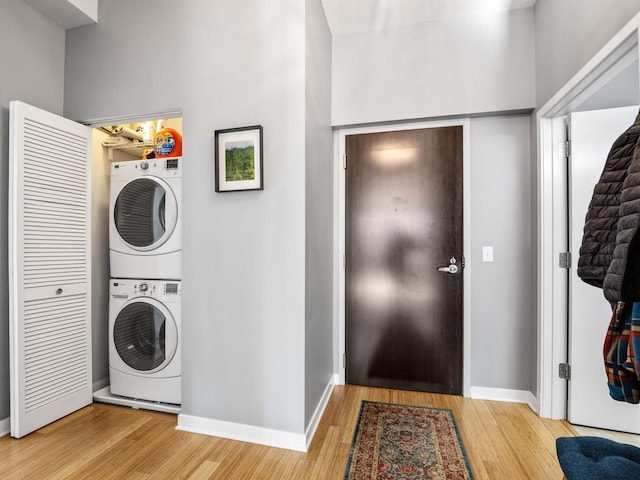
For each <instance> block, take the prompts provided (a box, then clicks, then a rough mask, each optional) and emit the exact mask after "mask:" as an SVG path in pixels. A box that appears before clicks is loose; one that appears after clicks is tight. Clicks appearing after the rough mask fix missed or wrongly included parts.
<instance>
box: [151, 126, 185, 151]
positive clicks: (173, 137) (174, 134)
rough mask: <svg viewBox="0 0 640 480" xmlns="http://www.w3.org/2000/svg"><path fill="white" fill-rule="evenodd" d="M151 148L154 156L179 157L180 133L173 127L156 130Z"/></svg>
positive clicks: (180, 149) (180, 146) (180, 148)
mask: <svg viewBox="0 0 640 480" xmlns="http://www.w3.org/2000/svg"><path fill="white" fill-rule="evenodd" d="M153 149H154V151H155V153H156V157H181V156H182V135H180V134H179V133H178V131H177V130H175V129H173V128H168V127H165V128H163V129H162V130H159V131H158V132H156V135H155V137H154V140H153Z"/></svg>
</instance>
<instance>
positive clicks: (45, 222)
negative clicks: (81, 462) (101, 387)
mask: <svg viewBox="0 0 640 480" xmlns="http://www.w3.org/2000/svg"><path fill="white" fill-rule="evenodd" d="M10 125H11V126H10V128H11V141H10V150H11V153H10V157H11V165H10V195H9V196H10V215H9V216H10V241H9V251H10V264H11V269H10V270H11V279H10V280H11V281H10V298H11V302H10V303H11V305H10V312H11V317H12V318H11V322H10V337H11V377H12V378H11V435H12V436H14V437H18V438H19V437H21V436H24V435H26V434H28V433H30V432H32V431H33V430H36V429H38V428H40V427H42V426H44V425H46V424H48V423H50V422H52V421H55V420H57V419H58V418H61V417H63V416H65V415H68V414H69V413H71V412H73V411H75V410H77V409H79V408H82V407H83V406H85V405H87V404H89V403H91V400H92V388H91V380H92V379H91V342H90V338H91V337H90V335H91V332H90V311H91V303H90V297H91V296H90V292H91V290H90V278H91V271H90V253H91V252H90V229H89V226H90V217H89V212H90V194H89V178H90V177H89V172H90V158H89V142H90V137H91V133H90V130H89V129H88V128H87V127H84V126H82V125H78V124H76V123H74V122H70V121H68V120H65V119H63V118H61V117H57V116H55V115H52V114H50V113H47V112H44V111H42V110H39V109H36V108H34V107H31V106H29V105H26V104H23V103H21V102H11V122H10Z"/></svg>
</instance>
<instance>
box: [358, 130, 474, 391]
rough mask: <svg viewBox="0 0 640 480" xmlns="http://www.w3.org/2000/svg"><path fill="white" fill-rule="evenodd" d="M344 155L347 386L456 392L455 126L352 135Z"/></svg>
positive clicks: (458, 168)
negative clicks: (449, 267) (441, 269)
mask: <svg viewBox="0 0 640 480" xmlns="http://www.w3.org/2000/svg"><path fill="white" fill-rule="evenodd" d="M346 153H347V172H346V235H345V240H346V272H345V274H346V301H345V302H346V306H345V316H346V318H345V330H346V331H345V336H346V355H347V358H346V381H347V383H350V384H358V385H370V386H378V387H387V388H400V389H408V390H419V391H427V392H438V393H452V394H461V393H462V338H463V337H462V325H463V280H462V279H463V275H462V255H463V238H462V233H463V221H462V201H463V197H462V168H463V166H462V127H461V126H454V127H442V128H426V129H419V130H405V131H397V132H385V133H373V134H364V135H349V136H347V137H346ZM450 264H451V265H453V267H451V270H456V269H457V273H448V272H443V271H439V270H438V267H447V266H449V265H450Z"/></svg>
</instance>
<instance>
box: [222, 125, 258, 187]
mask: <svg viewBox="0 0 640 480" xmlns="http://www.w3.org/2000/svg"><path fill="white" fill-rule="evenodd" d="M215 170H216V172H215V173H216V180H215V181H216V192H238V191H247V190H264V181H263V179H264V172H263V155H262V125H253V126H250V127H239V128H227V129H224V130H216V131H215Z"/></svg>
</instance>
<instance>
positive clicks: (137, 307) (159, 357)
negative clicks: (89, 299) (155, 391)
mask: <svg viewBox="0 0 640 480" xmlns="http://www.w3.org/2000/svg"><path fill="white" fill-rule="evenodd" d="M113 342H114V344H115V348H116V351H117V352H118V356H119V357H120V359H121V360H122V361H123V362H124V363H125V364H126V365H127V366H128V367H130V368H132V369H133V370H136V371H139V372H144V373H153V372H157V371H160V370H162V369H163V368H165V367H166V366H167V365H168V364H169V362H171V360H172V359H173V356H174V355H175V353H176V349H177V345H178V328H177V325H176V322H175V320H174V318H173V316H172V315H171V312H169V310H168V309H167V308H166V307H165V306H164V305H163V304H162V303H160V302H158V301H157V300H155V299H153V298H136V299H134V300H131V301H130V302H128V303H126V304H125V305H124V306H123V308H122V309H121V310H120V312H118V315H117V317H116V319H115V322H114V324H113Z"/></svg>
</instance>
